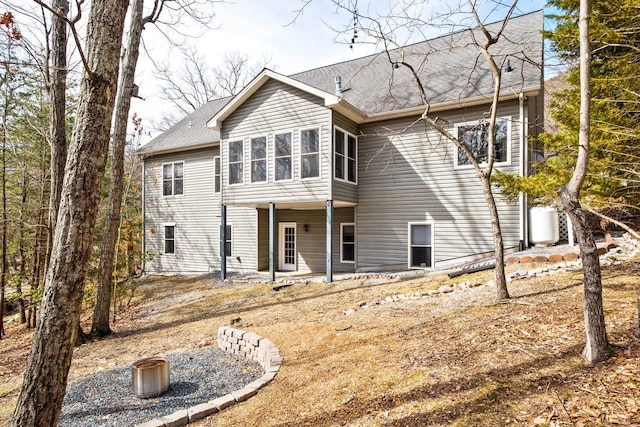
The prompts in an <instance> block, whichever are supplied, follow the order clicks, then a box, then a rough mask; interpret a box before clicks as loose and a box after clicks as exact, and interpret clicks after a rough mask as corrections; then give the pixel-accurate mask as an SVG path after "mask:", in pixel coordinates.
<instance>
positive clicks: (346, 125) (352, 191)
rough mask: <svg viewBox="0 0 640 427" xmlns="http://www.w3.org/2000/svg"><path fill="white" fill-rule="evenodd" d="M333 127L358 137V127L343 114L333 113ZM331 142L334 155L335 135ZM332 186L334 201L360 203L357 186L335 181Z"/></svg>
mask: <svg viewBox="0 0 640 427" xmlns="http://www.w3.org/2000/svg"><path fill="white" fill-rule="evenodd" d="M333 125H334V126H337V127H339V128H340V129H342V130H344V131H346V132H349V133H351V134H352V135H354V136H356V137H358V125H357V124H355V123H354V122H352V121H351V120H349V119H347V118H346V117H344V116H343V115H342V114H339V113H335V112H334V113H333ZM331 140H332V146H331V153H332V155H333V135H332V136H331ZM331 176H332V177H333V171H332V172H331ZM332 185H333V188H332V196H331V197H332V199H333V200H334V201H344V202H348V203H357V202H358V186H357V184H353V183H350V182H344V181H340V180H336V179H333V180H332Z"/></svg>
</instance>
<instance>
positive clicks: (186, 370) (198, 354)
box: [58, 348, 264, 427]
mask: <svg viewBox="0 0 640 427" xmlns="http://www.w3.org/2000/svg"><path fill="white" fill-rule="evenodd" d="M167 357H168V359H169V365H170V376H171V387H170V388H169V391H167V392H166V393H165V394H163V395H162V396H159V397H156V398H150V399H140V398H138V397H136V396H135V395H134V393H133V391H132V385H131V366H126V367H123V368H118V369H112V370H109V371H105V372H101V373H98V374H96V375H93V376H91V377H89V378H85V379H82V380H79V381H76V382H74V383H72V384H69V386H68V387H67V394H66V396H65V399H64V402H63V406H62V413H61V415H60V421H59V424H58V425H59V426H73V427H83V426H132V425H135V424H139V423H142V422H144V421H147V420H150V419H153V418H156V417H162V416H165V415H169V414H171V413H173V412H175V411H178V410H181V409H187V408H189V407H191V406H194V405H197V404H200V403H205V402H208V401H209V400H212V399H215V398H217V397H221V396H224V395H226V394H228V393H230V392H232V391H234V390H238V389H240V388H242V387H243V386H245V385H246V384H248V383H250V382H252V381H254V380H256V379H258V378H260V377H261V376H262V374H263V373H264V371H263V369H262V367H261V366H260V365H259V364H258V363H255V362H251V361H247V360H245V359H240V358H237V357H234V356H231V355H229V354H228V353H226V352H224V351H222V350H220V349H219V348H205V349H199V350H194V351H189V352H181V353H171V354H168V355H167Z"/></svg>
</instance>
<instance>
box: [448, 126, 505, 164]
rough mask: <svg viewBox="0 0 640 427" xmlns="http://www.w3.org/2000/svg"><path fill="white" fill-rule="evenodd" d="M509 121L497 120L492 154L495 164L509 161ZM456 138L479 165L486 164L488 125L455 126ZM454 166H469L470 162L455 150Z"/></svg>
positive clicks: (460, 152)
mask: <svg viewBox="0 0 640 427" xmlns="http://www.w3.org/2000/svg"><path fill="white" fill-rule="evenodd" d="M509 122H510V121H509V120H497V121H496V128H495V143H494V147H493V153H494V158H495V162H496V163H507V162H508V161H509V134H510V127H511V126H510V124H509ZM456 136H457V138H458V140H459V141H460V142H461V143H462V144H464V146H465V147H467V149H468V150H469V151H470V152H471V154H472V155H473V157H474V158H475V159H476V160H477V161H478V162H479V163H486V162H487V159H488V156H489V155H488V152H487V144H489V123H487V122H482V123H476V124H469V125H459V126H456ZM456 152H457V153H456V157H455V160H456V166H469V165H471V162H470V161H469V159H468V158H467V156H465V155H464V153H463V152H462V151H461V150H458V149H456Z"/></svg>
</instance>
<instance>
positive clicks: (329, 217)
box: [320, 77, 342, 283]
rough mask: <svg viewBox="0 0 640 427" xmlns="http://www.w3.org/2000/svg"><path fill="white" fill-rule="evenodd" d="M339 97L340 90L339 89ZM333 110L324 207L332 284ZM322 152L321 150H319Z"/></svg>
mask: <svg viewBox="0 0 640 427" xmlns="http://www.w3.org/2000/svg"><path fill="white" fill-rule="evenodd" d="M338 84H339V77H336V95H338ZM340 95H342V88H341V87H340ZM333 144H334V141H333V110H331V109H330V110H329V194H328V195H327V205H326V216H327V218H326V221H327V223H326V237H325V239H326V251H327V253H326V267H325V270H326V275H327V283H331V282H333V229H334V227H333V171H334V169H333V149H334V147H333ZM320 152H322V150H320Z"/></svg>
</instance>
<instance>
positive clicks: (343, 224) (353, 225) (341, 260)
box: [340, 222, 356, 264]
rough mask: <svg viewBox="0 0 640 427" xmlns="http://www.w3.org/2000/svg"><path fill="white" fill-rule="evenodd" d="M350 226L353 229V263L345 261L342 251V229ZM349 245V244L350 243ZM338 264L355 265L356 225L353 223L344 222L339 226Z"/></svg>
mask: <svg viewBox="0 0 640 427" xmlns="http://www.w3.org/2000/svg"><path fill="white" fill-rule="evenodd" d="M345 226H352V227H353V261H351V260H345V259H344V253H343V251H342V249H343V244H344V242H343V240H342V238H343V236H344V227H345ZM350 243H351V242H350ZM340 262H341V263H343V264H355V263H356V224H355V223H354V222H344V223H341V224H340Z"/></svg>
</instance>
